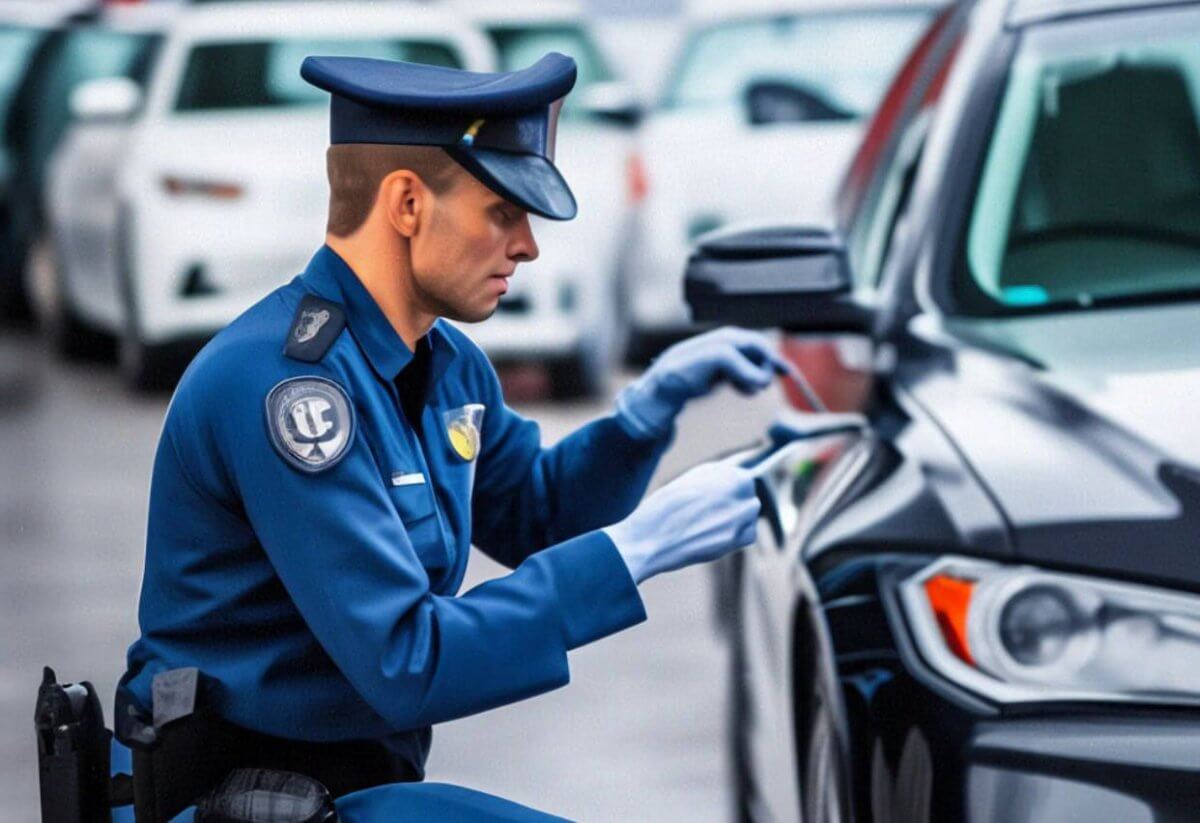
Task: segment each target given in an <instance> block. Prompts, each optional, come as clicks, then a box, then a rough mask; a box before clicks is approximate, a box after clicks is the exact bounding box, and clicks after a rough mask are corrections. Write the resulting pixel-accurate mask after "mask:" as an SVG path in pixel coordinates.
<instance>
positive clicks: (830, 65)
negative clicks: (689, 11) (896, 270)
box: [621, 0, 936, 362]
mask: <svg viewBox="0 0 1200 823" xmlns="http://www.w3.org/2000/svg"><path fill="white" fill-rule="evenodd" d="M935 8H936V7H935V6H934V5H932V4H930V3H924V4H923V3H921V2H920V0H863V2H854V3H853V4H850V3H847V2H845V0H841V2H839V0H758V1H757V2H752V1H751V0H745V1H744V2H740V3H737V4H733V3H725V4H721V6H720V7H718V8H707V7H706V8H701V9H697V10H695V12H694V15H695V16H694V20H693V23H692V25H691V26H690V30H689V32H688V34H687V35H686V36H685V37H684V41H683V47H682V49H681V51H680V53H679V56H678V58H677V60H676V61H675V64H674V67H673V68H672V69H671V71H670V72H669V76H668V78H667V81H666V83H665V88H664V90H663V94H662V97H661V100H660V101H659V103H658V104H657V106H656V108H655V109H654V111H653V112H652V113H650V114H649V115H648V116H647V117H646V119H645V121H644V122H643V127H642V130H641V134H640V136H639V141H638V142H639V145H638V151H637V154H636V155H635V156H634V158H633V160H632V161H631V172H630V173H631V188H632V189H633V191H634V192H635V194H636V196H637V198H638V202H637V204H636V216H635V221H634V228H633V230H632V232H631V242H630V244H629V247H628V253H627V256H626V257H625V259H624V262H623V265H622V266H621V271H622V278H623V279H622V283H621V287H622V289H621V290H622V297H623V306H622V309H623V311H624V312H625V314H626V318H625V319H626V322H627V324H628V327H627V333H628V339H627V341H626V356H627V358H628V359H630V360H631V361H634V362H639V361H644V360H645V359H647V358H648V357H649V356H651V355H652V354H653V353H654V352H655V351H657V349H658V348H660V347H661V346H662V345H663V344H664V343H666V342H668V341H670V340H672V339H675V338H677V337H679V336H682V335H684V334H686V333H688V332H689V331H690V326H691V324H690V320H689V316H688V312H687V307H686V306H685V304H684V301H683V268H684V264H685V262H686V259H687V255H688V252H689V248H690V245H691V242H692V240H693V239H694V238H695V237H697V236H698V235H700V234H703V233H704V232H707V231H710V230H712V229H715V228H718V227H720V226H723V225H725V224H727V223H733V222H743V221H754V220H759V219H766V218H775V219H777V218H778V217H779V215H781V214H785V215H789V219H795V220H799V221H801V222H806V221H807V222H811V221H812V220H813V219H816V218H817V217H818V216H819V215H822V214H824V213H826V210H825V205H826V203H827V201H828V199H829V198H830V197H831V196H832V195H833V193H834V188H835V186H836V185H837V183H838V181H839V180H840V178H841V175H842V172H843V170H844V169H845V166H846V164H847V163H848V162H849V160H850V156H851V153H852V152H853V150H854V149H855V147H856V146H857V143H858V139H859V136H860V132H861V129H862V123H863V117H864V116H865V115H867V114H869V113H870V112H871V111H872V110H873V108H874V107H875V104H876V102H877V100H878V99H879V97H880V96H881V95H882V94H883V91H884V90H885V88H886V85H887V83H888V81H889V80H890V79H891V77H892V75H893V73H894V72H895V71H896V69H897V68H898V66H899V64H900V61H901V60H902V59H903V57H904V55H905V54H906V53H907V52H908V50H909V48H910V47H911V45H912V44H913V43H914V42H915V41H916V39H917V37H918V36H919V34H920V33H921V32H922V30H923V29H924V28H925V26H926V25H927V24H928V22H929V19H930V18H931V17H932V14H933V11H934V9H935Z"/></svg>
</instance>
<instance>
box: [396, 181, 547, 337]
mask: <svg viewBox="0 0 1200 823" xmlns="http://www.w3.org/2000/svg"><path fill="white" fill-rule="evenodd" d="M428 202H429V204H430V206H431V208H430V213H429V219H428V220H426V221H423V223H422V226H421V229H420V230H419V231H418V232H417V233H416V234H415V235H414V236H413V238H412V244H411V249H412V264H413V280H414V284H415V287H416V290H417V292H418V296H419V298H420V299H421V300H422V302H424V303H425V304H426V305H427V307H428V308H429V309H430V310H431V311H433V312H435V313H436V314H438V315H439V316H442V317H447V318H449V319H451V320H460V321H464V322H467V323H477V322H479V321H480V320H486V319H487V318H488V317H491V316H492V314H493V313H494V312H495V311H496V307H497V305H499V303H500V297H501V295H503V294H504V293H505V292H507V291H508V279H509V278H510V277H512V274H513V271H514V270H515V269H516V267H517V263H520V262H523V261H527V260H533V259H535V258H536V257H537V256H538V247H537V243H536V242H535V241H534V239H533V230H532V228H531V227H530V225H529V213H528V212H526V211H525V210H524V209H522V208H520V207H519V206H514V205H513V204H512V203H509V202H508V201H507V200H505V199H504V198H502V197H500V196H499V195H498V194H496V193H494V192H493V191H492V190H491V189H489V188H487V187H486V186H484V185H483V184H482V183H480V182H479V181H478V180H476V179H475V178H474V177H472V176H471V175H470V174H468V173H467V172H466V171H461V172H460V174H459V176H458V179H457V180H455V182H454V183H453V185H451V186H450V188H449V189H447V190H445V191H444V192H443V193H442V194H440V195H433V194H432V192H431V193H430V197H429V199H428Z"/></svg>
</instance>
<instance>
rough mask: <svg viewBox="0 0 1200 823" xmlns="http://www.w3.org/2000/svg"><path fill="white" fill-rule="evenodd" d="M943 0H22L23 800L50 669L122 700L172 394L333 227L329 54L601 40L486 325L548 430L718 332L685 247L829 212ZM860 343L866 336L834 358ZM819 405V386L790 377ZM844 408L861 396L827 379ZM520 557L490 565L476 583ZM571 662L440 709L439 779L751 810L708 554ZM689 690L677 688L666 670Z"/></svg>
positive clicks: (2, 104) (705, 814) (2, 182)
mask: <svg viewBox="0 0 1200 823" xmlns="http://www.w3.org/2000/svg"><path fill="white" fill-rule="evenodd" d="M936 11H937V6H936V5H934V4H932V3H927V2H921V0H738V2H734V1H733V0H727V1H726V2H718V1H717V0H711V2H698V1H695V2H686V1H685V0H587V1H585V2H584V1H581V2H570V0H474V1H473V2H466V1H465V0H462V1H460V0H428V1H427V2H416V0H377V2H361V1H360V0H325V1H324V2H318V0H235V1H232V2H218V1H217V0H209V2H200V0H196V2H191V3H185V2H181V0H142V2H109V3H103V4H97V3H95V2H83V1H82V0H80V2H69V0H61V2H59V0H0V316H2V318H0V455H3V456H2V457H0V467H2V469H0V593H2V594H3V596H2V597H0V793H2V795H3V796H4V797H5V798H6V800H5V806H4V812H3V813H0V817H2V818H3V819H4V820H13V821H24V820H36V819H37V817H38V814H37V808H38V807H37V780H36V778H37V770H36V760H35V752H34V738H33V728H32V713H33V701H34V696H35V691H36V685H37V683H38V681H39V679H40V667H41V666H42V665H44V664H51V665H53V666H55V667H56V669H57V670H58V672H59V675H60V678H61V679H63V680H68V681H73V680H82V679H90V680H92V681H93V682H94V683H95V684H96V686H97V688H98V689H99V691H100V693H101V695H102V697H103V698H104V700H105V701H106V710H107V711H111V708H110V706H111V704H110V703H108V701H110V700H111V695H112V690H113V686H114V684H115V682H116V680H117V678H118V677H119V675H120V673H121V672H122V671H123V665H124V651H125V648H126V647H127V646H128V644H129V643H130V642H132V640H133V639H134V637H135V636H136V631H137V629H136V602H137V592H138V586H139V584H140V580H141V563H142V553H143V550H144V547H143V541H144V524H145V516H146V501H147V491H148V479H149V471H150V465H151V458H152V454H153V449H154V446H155V443H156V440H157V436H158V432H159V428H160V425H161V421H162V417H163V414H164V412H165V409H166V405H167V403H168V401H169V398H170V390H171V387H172V386H173V385H174V383H175V381H176V380H177V379H178V377H179V375H180V374H181V372H182V370H183V368H184V367H185V366H186V364H187V362H188V360H189V359H190V357H191V356H193V355H194V354H195V352H196V351H197V350H198V349H199V347H200V346H201V345H203V343H204V341H205V340H207V339H208V338H209V337H211V336H212V335H213V334H214V333H215V332H216V331H218V330H219V329H220V328H221V327H222V326H223V325H224V324H226V323H227V322H229V321H230V320H231V319H233V318H234V317H235V316H237V314H239V313H240V312H241V311H243V310H244V309H245V308H247V307H248V306H250V305H251V304H252V303H254V302H255V301H256V300H258V299H259V298H260V297H261V296H262V295H263V294H265V293H266V292H268V291H270V290H271V289H273V288H275V287H276V286H278V285H280V284H282V283H285V282H287V281H288V280H290V279H291V278H292V277H293V276H294V275H295V274H297V273H298V272H299V271H300V270H302V268H303V267H304V265H305V263H306V261H307V260H308V258H309V257H310V256H311V254H312V253H313V252H314V251H315V250H316V248H317V247H318V246H319V245H320V242H321V239H322V238H323V235H324V223H325V207H326V195H325V177H324V152H325V148H326V145H327V130H328V123H327V96H326V95H324V94H323V93H322V92H319V91H318V90H316V89H313V88H312V87H310V86H308V85H307V84H305V83H304V82H303V81H302V80H301V79H300V77H299V73H298V70H299V65H300V62H301V60H302V59H303V58H304V56H305V55H308V54H339V55H355V56H369V57H385V58H393V59H402V60H411V61H419V62H425V63H431V64H436V65H442V66H454V67H460V68H465V69H469V70H475V71H496V70H511V69H518V68H522V67H524V66H526V65H528V64H530V63H532V62H534V61H535V60H536V59H537V58H538V57H539V56H541V55H542V54H543V53H545V52H547V51H551V50H555V51H560V52H564V53H566V54H569V55H571V56H572V57H574V58H575V59H576V61H577V62H578V64H579V84H578V85H577V87H576V89H575V91H574V92H573V93H572V95H571V97H570V98H569V100H568V103H567V106H566V109H565V110H564V117H563V121H562V125H561V131H560V139H559V143H558V151H559V157H558V161H559V165H560V167H561V168H562V169H563V171H564V173H565V175H566V177H567V179H568V180H569V181H570V182H571V184H572V187H573V189H574V191H575V193H576V196H577V198H578V200H579V204H580V208H579V217H578V218H577V219H576V220H575V221H573V222H570V223H565V224H558V223H549V222H546V221H537V222H536V223H535V232H536V235H537V239H538V242H539V245H540V247H541V256H540V257H539V259H538V260H537V261H535V262H533V263H530V264H527V265H525V266H522V267H521V269H520V270H519V271H518V275H517V276H516V277H515V278H514V279H513V281H512V283H511V288H510V291H509V293H508V295H507V296H506V298H505V299H504V301H503V302H502V303H501V307H500V310H499V311H498V312H497V314H496V316H494V317H493V318H491V319H490V320H488V321H487V322H486V323H484V324H480V325H474V326H469V327H467V328H466V331H467V333H468V334H470V335H471V336H472V337H473V338H475V339H476V340H477V341H478V342H479V343H480V345H481V346H483V347H484V349H485V350H486V351H487V352H488V353H489V354H490V355H491V357H492V358H493V360H494V361H495V362H496V363H497V365H498V366H500V368H501V373H502V379H503V380H504V382H505V386H506V391H507V392H508V395H509V397H510V401H511V402H512V403H513V404H514V405H515V406H516V407H517V408H519V409H520V410H521V411H522V412H524V413H526V414H528V415H530V416H532V417H534V418H536V419H538V420H539V421H541V422H542V423H543V432H544V437H545V440H546V442H547V443H551V442H553V441H554V440H557V439H558V438H560V437H562V436H563V435H565V434H567V433H569V432H570V431H571V430H573V429H574V428H575V427H576V426H578V425H580V424H582V423H583V422H586V421H587V420H589V419H591V418H592V417H594V416H597V415H599V414H603V413H605V412H606V411H607V409H608V408H609V405H610V402H611V398H612V395H613V393H614V392H615V391H616V390H618V389H619V388H620V386H621V385H622V384H623V383H624V382H626V381H628V380H629V379H631V378H632V377H633V376H634V375H636V374H637V371H638V370H639V369H640V368H642V367H643V366H644V365H645V364H646V363H647V362H648V361H649V360H650V359H651V358H652V357H654V356H655V354H657V352H659V351H661V349H662V348H663V347H664V346H665V345H667V344H669V343H670V342H673V341H675V340H678V339H681V338H683V337H685V336H687V335H688V334H691V333H693V332H694V331H695V329H694V328H693V327H692V326H691V324H690V323H689V320H688V315H687V311H686V307H685V305H684V302H683V294H682V288H681V283H682V272H683V265H684V262H685V260H686V257H687V254H688V248H689V244H690V243H691V242H692V241H693V240H694V238H695V237H697V236H698V235H700V234H703V233H705V232H707V231H711V230H713V229H716V228H719V227H721V226H723V225H725V224H727V223H731V222H735V221H737V222H740V221H745V220H755V219H767V220H780V219H783V218H787V219H800V220H803V221H805V222H808V223H822V222H831V221H830V218H829V215H830V201H831V199H832V197H833V196H834V194H835V192H836V189H837V187H838V184H839V182H840V181H841V179H842V176H843V172H844V171H845V169H846V166H847V164H848V163H849V161H850V159H851V156H852V154H853V152H854V151H855V149H856V148H857V146H858V143H859V139H860V136H861V134H862V131H863V128H864V125H865V122H866V118H868V116H869V115H870V114H871V113H872V112H873V110H874V108H875V106H876V105H877V103H878V102H879V99H880V97H881V95H882V94H883V92H884V91H885V89H886V88H887V86H888V84H889V82H890V80H891V79H892V76H893V75H894V74H895V72H896V70H897V68H898V67H899V65H900V64H901V62H902V61H903V59H904V58H905V56H906V54H907V53H908V52H909V50H910V49H911V48H912V46H913V44H914V42H915V41H916V40H917V38H918V37H919V36H920V35H921V33H922V32H923V31H924V30H925V28H926V27H927V26H928V24H929V22H930V20H931V19H932V17H933V15H934V14H935V13H936ZM830 356H832V357H834V358H835V359H839V363H840V365H841V366H842V367H845V368H848V369H851V370H853V369H854V368H855V357H856V355H855V352H854V351H853V350H850V349H845V348H837V347H835V350H834V351H833V354H832V355H830ZM781 399H782V398H779V397H762V398H757V399H755V400H754V401H752V402H747V401H745V400H743V399H741V398H737V397H735V396H733V395H724V394H722V395H718V396H716V397H714V398H711V399H709V400H706V401H704V402H703V403H701V404H699V405H697V407H696V408H694V409H690V410H689V411H688V413H687V414H686V416H685V418H684V420H683V421H682V427H681V431H680V435H679V437H678V438H677V440H676V442H675V444H674V446H673V447H672V450H671V452H670V453H669V454H668V456H667V458H666V460H665V461H664V465H663V468H662V470H661V472H660V477H659V478H657V480H656V482H661V480H662V479H664V478H669V477H671V476H673V475H674V474H675V473H677V472H678V471H680V470H682V469H683V468H684V467H686V466H687V465H690V464H692V463H695V462H698V461H699V460H700V459H703V458H704V457H707V456H709V455H711V454H713V453H715V452H716V451H719V450H721V449H723V448H727V447H730V446H734V445H739V444H742V443H745V442H746V441H748V440H750V439H752V438H753V437H754V436H756V435H757V434H758V433H759V432H761V431H762V429H763V426H764V424H765V422H766V421H767V420H768V419H769V418H770V416H771V414H772V411H773V409H774V408H775V407H776V406H777V405H778V404H779V403H780V402H781ZM792 400H793V401H794V400H795V398H792ZM835 405H836V403H835ZM497 573H498V569H497V568H496V567H493V566H491V565H490V564H489V563H488V561H486V560H485V559H483V558H481V557H477V558H473V559H472V567H471V570H470V572H469V579H468V585H473V584H474V583H477V582H479V581H481V580H483V579H486V578H487V577H490V576H492V575H495V574H497ZM644 594H645V598H646V602H647V607H648V611H649V613H650V620H649V622H648V623H646V624H644V625H642V626H640V627H638V628H636V629H634V630H631V631H628V632H625V633H623V634H622V635H620V636H618V637H615V638H611V639H608V640H606V641H605V642H603V643H599V644H595V645H594V646H592V647H588V648H585V649H583V650H581V651H580V652H578V653H576V654H575V655H574V656H573V661H572V665H573V682H572V684H571V685H570V686H569V687H568V688H567V689H564V690H560V691H558V692H555V693H553V694H550V695H547V696H544V697H541V698H537V699H534V700H531V701H527V702H525V703H522V704H519V705H516V706H511V707H507V708H504V709H500V710H497V711H493V712H489V713H487V714H486V715H483V716H479V717H475V718H469V719H466V720H463V721H458V722H455V723H451V724H447V725H445V726H443V727H440V728H439V729H438V730H437V731H436V732H435V738H436V740H435V743H434V748H433V754H432V758H431V761H430V778H431V779H434V780H445V781H450V782H461V783H464V784H466V785H470V786H473V787H476V788H480V789H484V790H487V791H492V792H496V793H498V794H502V795H505V796H508V797H511V798H513V799H516V800H519V801H523V802H526V803H529V804H531V805H535V806H539V807H542V808H545V809H547V810H549V811H553V812H555V813H558V814H562V815H566V816H570V817H573V818H576V819H584V820H616V819H637V820H679V819H688V820H697V821H703V820H726V819H729V818H730V815H731V809H730V806H729V802H730V798H729V790H728V788H727V786H728V785H729V780H728V776H727V774H726V770H727V766H726V763H725V759H724V758H725V755H724V750H725V746H724V743H723V735H724V734H725V720H724V718H725V712H726V705H725V704H726V699H725V694H724V689H725V685H724V684H725V680H726V678H725V668H724V667H725V666H726V665H727V663H726V660H725V655H724V651H723V647H722V644H721V643H720V641H719V638H718V637H717V634H716V632H715V629H714V627H713V623H712V621H711V620H710V619H709V618H710V617H711V615H710V612H711V603H712V600H713V594H712V592H711V591H710V587H709V583H708V576H707V575H706V573H705V571H704V570H703V569H694V570H690V571H687V572H684V573H681V574H677V575H670V576H666V577H665V578H658V579H655V580H654V581H652V582H651V583H650V584H649V585H648V586H647V587H646V589H645V592H644ZM666 686H670V688H665V687H666Z"/></svg>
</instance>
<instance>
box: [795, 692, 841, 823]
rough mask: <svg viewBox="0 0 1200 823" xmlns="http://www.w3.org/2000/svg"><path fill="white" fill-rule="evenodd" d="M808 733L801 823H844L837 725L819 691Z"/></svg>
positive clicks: (814, 698) (814, 696)
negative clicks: (803, 822) (802, 822)
mask: <svg viewBox="0 0 1200 823" xmlns="http://www.w3.org/2000/svg"><path fill="white" fill-rule="evenodd" d="M810 716H811V718H812V720H811V729H810V731H809V737H808V744H807V750H806V753H805V757H804V780H803V782H802V784H801V785H802V787H803V796H802V798H801V802H802V804H803V806H804V816H803V818H802V819H803V820H804V821H805V823H847V822H848V821H849V820H850V816H849V811H848V809H847V808H846V802H845V790H846V785H847V780H846V777H847V775H846V774H845V768H844V766H843V763H844V761H843V757H842V751H841V746H840V744H839V741H838V735H837V725H836V721H835V720H834V717H833V714H832V712H830V711H829V710H828V707H827V704H826V702H825V700H824V695H823V689H817V690H816V691H815V692H814V694H813V706H812V709H811V715H810Z"/></svg>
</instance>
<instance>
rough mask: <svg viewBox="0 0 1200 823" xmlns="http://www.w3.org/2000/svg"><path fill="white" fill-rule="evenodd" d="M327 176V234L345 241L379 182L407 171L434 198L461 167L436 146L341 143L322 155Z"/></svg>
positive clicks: (368, 209)
mask: <svg viewBox="0 0 1200 823" xmlns="http://www.w3.org/2000/svg"><path fill="white" fill-rule="evenodd" d="M325 167H326V170H327V173H328V175H329V222H328V224H327V226H326V228H327V231H328V232H329V233H330V234H332V235H334V236H335V237H347V236H349V235H351V234H354V232H356V231H358V229H359V228H360V227H361V226H362V224H363V223H365V222H366V220H367V217H368V216H369V215H370V214H371V209H372V208H374V206H375V198H376V196H377V195H378V193H379V186H380V184H381V183H382V182H383V179H384V178H385V177H387V176H388V175H389V174H391V173H392V172H394V171H398V170H400V169H408V170H409V171H411V172H413V173H414V174H416V175H417V176H418V177H420V178H421V181H422V182H424V183H425V185H426V186H428V187H429V188H430V189H431V190H432V191H433V193H434V194H442V193H443V192H445V191H446V190H447V189H449V188H450V186H451V185H453V184H454V181H455V179H456V178H457V174H458V172H459V171H460V170H461V167H460V166H459V165H458V164H457V163H455V162H454V160H453V159H452V158H451V157H450V155H449V154H447V153H446V152H445V151H443V150H442V149H441V148H439V147H438V146H390V145H385V144H379V143H345V144H340V145H336V146H330V147H329V151H328V152H326V155H325Z"/></svg>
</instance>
